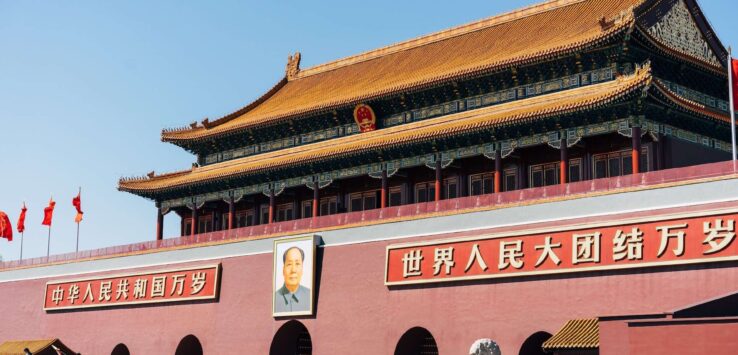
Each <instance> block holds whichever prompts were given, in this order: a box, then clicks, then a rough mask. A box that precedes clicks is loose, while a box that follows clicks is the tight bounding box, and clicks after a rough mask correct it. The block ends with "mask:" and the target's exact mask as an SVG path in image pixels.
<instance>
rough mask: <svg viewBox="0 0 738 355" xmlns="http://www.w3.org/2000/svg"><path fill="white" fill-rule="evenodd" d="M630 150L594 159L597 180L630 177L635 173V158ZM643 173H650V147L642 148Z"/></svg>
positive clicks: (594, 171)
mask: <svg viewBox="0 0 738 355" xmlns="http://www.w3.org/2000/svg"><path fill="white" fill-rule="evenodd" d="M631 154H632V153H631V151H630V149H627V150H621V151H617V152H612V153H605V154H597V155H595V156H593V157H592V161H593V164H592V169H593V173H594V178H595V179H601V178H606V177H615V176H623V175H630V174H632V173H633V156H632V155H631ZM640 166H641V171H648V147H643V148H641V159H640Z"/></svg>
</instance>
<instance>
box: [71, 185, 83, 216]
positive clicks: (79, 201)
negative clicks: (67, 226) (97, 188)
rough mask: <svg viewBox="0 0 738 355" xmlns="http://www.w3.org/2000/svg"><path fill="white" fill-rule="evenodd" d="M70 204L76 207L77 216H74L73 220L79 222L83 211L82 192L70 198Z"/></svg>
mask: <svg viewBox="0 0 738 355" xmlns="http://www.w3.org/2000/svg"><path fill="white" fill-rule="evenodd" d="M72 206H74V208H76V209H77V216H76V217H74V221H75V222H77V223H79V222H82V215H83V214H84V212H82V192H80V193H78V194H77V197H75V198H73V199H72Z"/></svg>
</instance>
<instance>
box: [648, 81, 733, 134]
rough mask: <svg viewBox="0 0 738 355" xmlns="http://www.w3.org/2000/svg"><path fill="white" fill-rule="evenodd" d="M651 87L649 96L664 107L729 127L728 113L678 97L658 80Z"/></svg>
mask: <svg viewBox="0 0 738 355" xmlns="http://www.w3.org/2000/svg"><path fill="white" fill-rule="evenodd" d="M653 86H654V90H651V92H650V94H649V95H650V96H651V97H652V98H653V99H654V100H656V101H658V102H661V103H662V104H664V105H665V106H670V107H676V108H678V109H680V110H682V111H685V112H687V113H690V114H693V115H695V116H698V117H702V118H707V119H710V120H714V121H717V122H719V123H722V124H728V125H730V114H729V113H728V112H723V111H720V110H716V109H713V108H710V107H708V106H707V105H705V104H702V103H699V102H696V101H694V100H690V99H688V98H686V97H684V96H682V95H679V94H678V93H677V92H674V91H673V90H671V89H670V88H669V87H668V86H667V85H666V84H665V83H664V82H662V81H661V80H659V79H656V80H654V85H653Z"/></svg>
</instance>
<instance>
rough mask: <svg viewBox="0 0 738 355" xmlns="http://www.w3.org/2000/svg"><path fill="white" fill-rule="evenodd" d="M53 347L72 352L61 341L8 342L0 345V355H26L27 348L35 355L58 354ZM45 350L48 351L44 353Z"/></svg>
mask: <svg viewBox="0 0 738 355" xmlns="http://www.w3.org/2000/svg"><path fill="white" fill-rule="evenodd" d="M52 345H55V346H56V347H58V348H60V349H62V350H63V351H65V352H68V353H69V351H71V350H70V349H69V348H68V347H66V346H65V345H64V344H62V342H61V341H60V340H59V339H40V340H16V341H6V342H4V343H2V344H0V355H25V353H24V352H23V349H26V348H27V349H28V350H29V351H30V352H31V354H34V355H35V354H45V353H48V354H56V352H54V351H53V350H52V348H51V346H52ZM44 350H48V351H46V352H44ZM70 354H71V353H70Z"/></svg>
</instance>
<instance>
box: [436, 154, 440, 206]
mask: <svg viewBox="0 0 738 355" xmlns="http://www.w3.org/2000/svg"><path fill="white" fill-rule="evenodd" d="M441 176H442V174H441V156H440V155H439V156H438V158H437V159H436V200H435V201H436V202H438V201H441Z"/></svg>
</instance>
